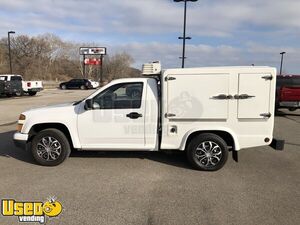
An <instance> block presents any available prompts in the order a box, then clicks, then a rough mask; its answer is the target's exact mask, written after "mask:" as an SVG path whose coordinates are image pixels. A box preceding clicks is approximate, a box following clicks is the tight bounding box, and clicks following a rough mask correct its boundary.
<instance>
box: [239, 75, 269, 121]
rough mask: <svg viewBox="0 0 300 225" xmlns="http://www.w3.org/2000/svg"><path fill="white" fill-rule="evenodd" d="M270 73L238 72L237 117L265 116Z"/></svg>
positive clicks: (267, 110) (267, 108)
mask: <svg viewBox="0 0 300 225" xmlns="http://www.w3.org/2000/svg"><path fill="white" fill-rule="evenodd" d="M271 80H272V76H271V74H239V86H238V95H235V99H238V118H239V119H257V118H266V117H269V116H270V115H271V114H270V113H271V112H270V94H271V93H270V90H271V89H270V88H271Z"/></svg>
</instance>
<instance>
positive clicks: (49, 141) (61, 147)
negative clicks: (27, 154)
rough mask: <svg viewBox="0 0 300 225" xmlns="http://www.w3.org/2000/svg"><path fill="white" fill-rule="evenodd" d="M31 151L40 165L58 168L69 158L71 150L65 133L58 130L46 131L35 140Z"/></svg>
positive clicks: (40, 133)
mask: <svg viewBox="0 0 300 225" xmlns="http://www.w3.org/2000/svg"><path fill="white" fill-rule="evenodd" d="M31 151H32V154H33V157H34V159H35V160H36V161H37V162H38V163H39V164H40V165H43V166H57V165H59V164H61V163H62V162H63V161H64V160H65V159H66V158H67V157H69V155H70V153H71V148H70V144H69V141H68V139H67V138H66V136H65V135H64V133H62V132H61V131H60V130H57V129H46V130H42V131H40V132H39V133H38V134H37V135H36V136H35V137H34V138H33V141H32V145H31Z"/></svg>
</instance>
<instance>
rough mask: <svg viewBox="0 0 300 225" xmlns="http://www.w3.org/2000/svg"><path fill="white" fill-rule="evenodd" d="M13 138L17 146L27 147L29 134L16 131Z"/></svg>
mask: <svg viewBox="0 0 300 225" xmlns="http://www.w3.org/2000/svg"><path fill="white" fill-rule="evenodd" d="M13 139H14V144H15V146H16V147H18V148H22V149H26V146H27V141H28V134H22V133H20V132H16V133H14V137H13Z"/></svg>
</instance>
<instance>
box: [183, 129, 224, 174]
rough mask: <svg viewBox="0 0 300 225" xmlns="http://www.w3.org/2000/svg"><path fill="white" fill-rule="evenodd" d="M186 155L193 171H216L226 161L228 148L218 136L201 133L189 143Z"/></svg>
mask: <svg viewBox="0 0 300 225" xmlns="http://www.w3.org/2000/svg"><path fill="white" fill-rule="evenodd" d="M200 145H201V146H200ZM186 153H187V158H188V161H189V162H190V163H191V165H192V166H193V167H194V168H195V169H197V170H204V171H217V170H219V169H221V168H222V167H223V166H224V165H225V163H226V161H227V158H228V147H227V144H226V142H225V141H224V140H223V139H222V138H221V137H220V136H218V135H215V134H212V133H203V134H200V135H198V136H196V137H195V138H193V139H192V140H191V141H190V143H189V144H188V146H187V149H186Z"/></svg>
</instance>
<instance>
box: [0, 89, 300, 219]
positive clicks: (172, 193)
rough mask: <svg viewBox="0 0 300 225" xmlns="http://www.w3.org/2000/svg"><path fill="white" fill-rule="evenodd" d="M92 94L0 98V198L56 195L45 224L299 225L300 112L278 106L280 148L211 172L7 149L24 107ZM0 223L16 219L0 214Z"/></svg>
mask: <svg viewBox="0 0 300 225" xmlns="http://www.w3.org/2000/svg"><path fill="white" fill-rule="evenodd" d="M91 92H92V91H79V90H78V91H77V90H76V91H69V90H68V91H60V90H46V91H43V92H41V93H39V94H38V95H37V96H35V97H22V98H10V99H6V98H0V182H1V183H0V184H1V185H0V197H1V198H11V199H16V200H23V201H30V200H37V201H40V200H41V201H44V200H46V198H47V197H49V196H56V197H57V198H58V200H59V201H60V202H61V203H62V204H63V208H64V210H63V213H62V214H61V215H60V216H59V218H53V219H52V220H50V221H48V223H47V224H72V225H73V224H81V225H82V224H88V225H91V224H105V225H109V224H113V225H119V224H126V225H128V224H136V225H143V224H145V225H152V224H161V225H167V224H170V225H175V224H178V225H184V224H211V225H215V224H216V225H220V224H239V225H242V224H249V225H253V224H263V225H265V224H272V225H277V224H278V225H287V224H291V225H295V224H300V163H299V162H300V138H299V136H300V110H299V111H296V112H293V113H291V112H288V111H282V113H281V114H280V115H279V116H277V117H276V119H275V136H276V137H278V138H282V139H285V141H286V146H285V150H284V151H274V150H272V149H271V148H270V147H259V148H252V149H246V150H242V151H241V152H240V153H239V163H235V162H234V161H233V160H232V158H229V160H228V162H227V164H226V165H225V167H224V168H223V169H221V170H219V171H217V172H201V171H195V170H193V169H191V168H190V167H189V165H188V163H187V162H186V160H185V157H184V155H183V154H166V153H160V152H156V153H151V152H139V153H137V152H121V153H120V152H106V153H104V152H91V153H90V152H75V153H72V155H71V157H70V158H69V159H68V160H67V161H66V162H65V163H63V164H62V165H60V166H57V167H42V166H39V165H36V164H35V162H34V161H33V158H32V156H31V155H30V153H27V152H25V151H22V150H20V149H18V148H16V147H14V145H13V142H12V135H13V132H14V130H15V127H16V124H15V123H16V120H17V118H18V115H19V114H20V113H21V112H22V111H24V110H25V109H29V108H32V107H37V106H42V105H49V104H54V103H60V102H68V101H72V100H78V99H81V98H83V97H84V96H87V95H89V94H90V93H91ZM0 224H18V222H17V218H16V217H11V218H8V217H3V216H1V215H0Z"/></svg>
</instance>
